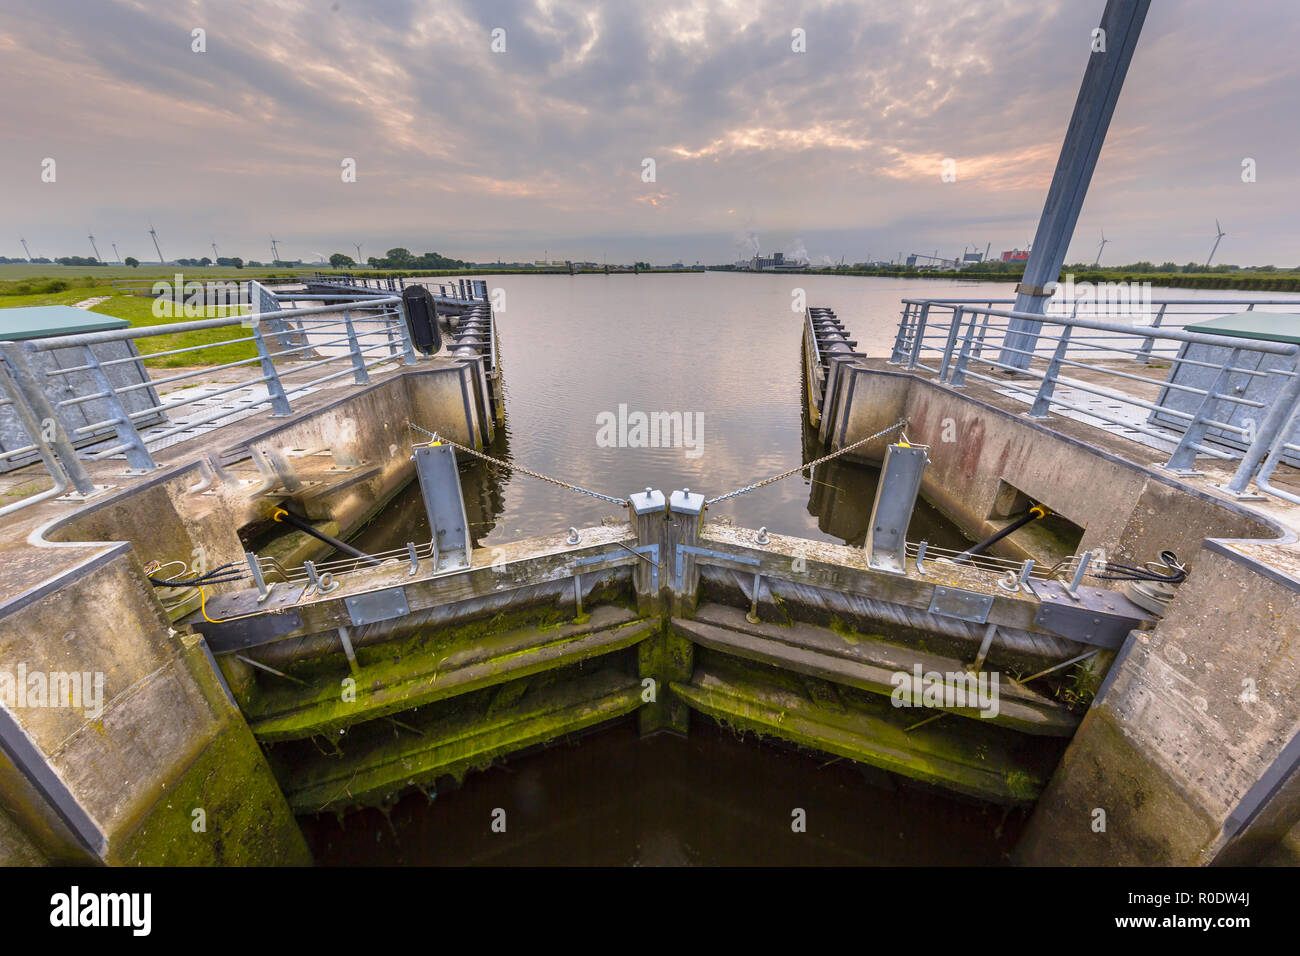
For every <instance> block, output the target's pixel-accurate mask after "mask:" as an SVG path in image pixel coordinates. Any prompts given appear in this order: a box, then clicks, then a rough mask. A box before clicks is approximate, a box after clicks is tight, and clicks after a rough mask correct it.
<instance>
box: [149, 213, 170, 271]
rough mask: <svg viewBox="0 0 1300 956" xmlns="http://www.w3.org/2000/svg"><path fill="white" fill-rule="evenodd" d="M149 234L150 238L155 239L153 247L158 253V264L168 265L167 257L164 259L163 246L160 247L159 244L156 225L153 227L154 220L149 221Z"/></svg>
mask: <svg viewBox="0 0 1300 956" xmlns="http://www.w3.org/2000/svg"><path fill="white" fill-rule="evenodd" d="M149 236H150V238H152V239H153V248H154V251H155V252H156V253H158V265H160V266H165V265H167V261H166V260H165V259H163V254H162V249H161V247H159V245H158V230H156V229H154V227H153V220H150V221H149Z"/></svg>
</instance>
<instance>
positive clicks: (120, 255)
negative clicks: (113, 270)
mask: <svg viewBox="0 0 1300 956" xmlns="http://www.w3.org/2000/svg"><path fill="white" fill-rule="evenodd" d="M109 245H111V246H112V247H113V255H114V256H116V257H117V264H118V265H119V266H120V265H121V264H122V253H120V252H118V251H117V243H116V242H111V243H109Z"/></svg>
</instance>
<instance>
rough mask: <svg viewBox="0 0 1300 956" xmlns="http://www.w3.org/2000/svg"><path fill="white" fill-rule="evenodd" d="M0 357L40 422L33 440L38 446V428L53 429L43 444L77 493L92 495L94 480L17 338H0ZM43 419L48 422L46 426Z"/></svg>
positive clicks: (40, 439)
mask: <svg viewBox="0 0 1300 956" xmlns="http://www.w3.org/2000/svg"><path fill="white" fill-rule="evenodd" d="M0 358H3V360H4V362H5V364H6V365H7V366H8V367H9V375H10V378H11V379H12V381H13V384H14V387H15V388H16V389H17V390H18V392H19V394H20V395H21V396H22V399H23V402H24V403H25V404H26V406H27V408H28V409H29V410H30V411H31V413H32V415H34V416H35V417H36V419H37V420H38V424H39V425H40V426H41V427H40V428H38V433H37V434H35V435H32V436H31V438H32V443H33V444H35V445H36V446H37V447H40V445H41V443H42V441H43V440H44V435H42V434H40V430H41V428H47V427H48V428H49V429H50V430H51V431H52V432H53V438H51V439H50V441H48V442H45V444H47V445H48V446H49V447H50V448H51V450H52V451H53V452H54V455H55V457H56V458H57V459H58V461H59V464H60V465H61V466H62V468H63V471H64V473H65V474H67V476H68V480H69V481H71V482H72V486H73V487H74V488H76V489H77V494H80V495H93V494H94V493H95V483H94V482H93V481H91V480H90V474H89V473H88V472H87V471H86V467H85V465H83V464H82V463H81V459H80V458H78V457H77V450H76V449H75V448H73V447H72V441H71V440H70V439H69V438H68V433H67V432H65V431H64V430H63V422H62V421H61V420H60V419H59V416H58V413H57V412H56V411H55V409H54V406H53V405H51V404H50V400H49V397H48V396H47V395H46V394H45V391H44V390H43V389H42V388H41V387H40V385H39V384H38V382H37V380H36V376H35V375H33V374H32V369H31V366H30V365H28V363H27V356H26V355H24V354H23V350H22V348H21V347H20V346H19V345H18V343H17V342H0ZM46 422H49V423H50V424H49V425H48V426H46V425H45V423H46Z"/></svg>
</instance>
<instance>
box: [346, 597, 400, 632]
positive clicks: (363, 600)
mask: <svg viewBox="0 0 1300 956" xmlns="http://www.w3.org/2000/svg"><path fill="white" fill-rule="evenodd" d="M343 604H344V605H345V606H346V607H347V609H348V617H350V618H351V619H352V623H353V624H374V623H375V622H376V621H390V620H392V619H393V618H395V617H405V616H406V615H407V614H410V613H411V608H410V606H409V605H408V604H407V603H406V589H405V588H388V589H387V590H384V591H371V592H370V593H369V594H357V595H354V596H353V597H347V598H344V599H343Z"/></svg>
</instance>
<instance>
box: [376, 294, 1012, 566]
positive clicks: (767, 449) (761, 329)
mask: <svg viewBox="0 0 1300 956" xmlns="http://www.w3.org/2000/svg"><path fill="white" fill-rule="evenodd" d="M433 281H436V280H433ZM487 283H488V287H489V288H491V289H501V290H502V291H503V292H504V295H505V309H504V310H501V311H498V314H497V331H498V335H499V338H500V344H501V363H502V369H503V380H504V387H505V396H506V399H505V407H506V425H505V429H504V434H501V435H498V437H497V441H496V442H495V443H494V445H493V447H492V448H490V449H488V451H489V452H490V453H491V454H493V455H494V456H496V457H500V458H504V459H509V460H511V461H513V462H516V463H518V464H520V465H522V466H524V467H526V468H530V469H532V470H533V471H538V472H541V473H542V474H545V475H550V476H553V477H556V478H559V479H561V480H563V481H566V482H570V483H572V484H576V485H580V486H581V487H584V488H588V489H591V490H592V491H598V492H600V493H602V494H606V495H610V496H611V497H615V498H624V497H626V496H627V495H629V494H631V493H632V492H635V491H641V490H643V489H644V488H645V487H647V486H651V487H654V488H658V489H660V490H662V491H663V492H664V493H665V495H666V494H668V493H670V492H672V491H673V490H676V489H682V488H689V489H690V490H692V491H695V492H702V493H703V494H704V495H706V496H707V497H713V496H714V495H719V494H722V493H724V492H727V491H731V490H733V489H735V488H739V487H741V486H743V485H747V484H749V483H751V482H754V481H757V480H759V479H761V478H766V477H768V476H770V475H774V474H777V473H780V472H783V471H787V470H789V469H790V468H794V467H796V466H798V465H799V464H801V463H802V462H803V461H805V460H809V458H811V457H817V456H820V455H821V454H824V450H823V449H821V448H820V447H817V446H815V444H814V443H813V442H812V441H809V439H810V438H811V437H812V436H809V435H806V434H805V431H806V429H805V426H804V421H805V416H804V414H803V408H804V403H803V399H802V374H801V364H800V363H801V358H800V343H801V339H802V335H803V310H802V308H801V309H800V310H799V311H798V312H795V311H794V310H793V309H792V308H791V304H792V302H793V301H794V293H795V291H796V290H799V289H802V290H803V294H804V295H805V296H806V299H807V302H808V303H809V304H812V305H819V306H820V305H825V306H829V307H830V308H833V309H835V311H836V313H837V314H838V315H839V316H840V318H841V320H842V321H843V322H844V323H845V325H846V326H847V327H848V328H849V329H850V331H851V332H852V333H853V334H854V336H855V338H856V339H857V342H858V348H859V349H860V350H861V351H864V352H866V353H867V354H869V355H873V356H875V355H879V356H887V355H888V354H889V350H890V348H891V347H892V345H893V341H894V332H895V329H896V327H897V323H898V316H899V310H900V305H899V300H900V299H901V298H902V297H903V296H918V295H933V296H945V297H954V296H967V295H970V296H973V297H980V296H988V297H990V298H995V299H996V298H1007V297H1009V296H1010V295H1011V294H1012V293H1011V286H1010V285H1009V284H1008V285H1002V284H991V283H969V282H967V283H960V282H942V283H941V282H920V281H908V280H899V279H880V278H867V277H848V276H815V275H776V274H772V275H761V274H752V273H726V272H710V273H703V274H700V273H686V274H682V273H676V274H668V275H639V276H638V275H613V276H605V275H579V276H517V275H506V276H488V277H487ZM620 407H622V409H623V412H622V414H623V417H624V418H630V417H631V416H632V415H633V413H636V412H642V413H645V414H649V413H652V412H667V413H674V412H676V413H680V414H681V416H682V419H683V422H685V420H686V418H687V417H689V419H690V421H691V422H692V429H691V433H690V435H689V438H690V442H689V445H688V444H687V443H686V442H682V443H681V444H682V447H659V448H647V447H628V443H623V444H621V445H620V443H619V442H618V439H619V437H620V436H619V435H618V434H617V432H618V429H617V427H614V428H607V429H605V434H602V429H601V427H600V426H601V424H602V422H609V421H613V422H614V423H615V425H617V421H618V419H619V417H620ZM417 424H425V425H426V427H428V423H417ZM626 437H627V438H629V439H632V440H635V438H636V436H635V435H634V434H633V433H632V429H630V428H629V429H627V435H626ZM682 437H683V438H685V437H687V436H686V434H685V430H684V428H683V431H682ZM610 438H613V439H614V442H613V443H612V444H611V443H610V441H609V439H610ZM884 441H885V440H884V439H882V444H883V443H884ZM463 457H464V456H463ZM468 464H469V463H468V462H463V465H468ZM464 471H465V491H466V509H467V511H470V512H475V511H477V512H478V513H477V514H471V515H470V521H471V522H472V523H474V528H473V533H474V536H475V539H476V540H477V541H478V542H479V544H480V545H481V546H491V545H493V544H496V543H499V542H504V541H514V540H517V539H519V538H525V537H531V536H533V535H539V534H549V533H552V532H556V531H564V530H566V529H568V528H569V527H582V526H584V525H592V524H599V522H600V520H601V518H602V516H604V515H611V514H615V513H617V512H619V511H620V509H619V508H618V507H617V506H615V505H611V504H609V503H607V502H603V501H600V500H599V499H596V498H590V497H587V496H585V495H579V494H575V493H574V492H571V491H566V490H564V489H562V488H558V487H556V486H554V485H551V484H548V483H546V482H541V481H538V480H536V479H534V478H530V477H527V476H523V475H516V474H509V473H507V474H504V475H502V474H498V473H497V470H496V469H486V468H484V467H482V466H480V465H477V464H475V465H473V466H472V467H465V469H464ZM485 471H487V472H489V473H488V474H484V472H485ZM816 478H817V480H818V481H820V482H823V484H821V485H820V486H818V487H814V484H815V483H814V481H813V479H812V478H810V477H809V476H808V475H807V474H806V473H805V474H800V475H796V476H794V477H791V478H787V479H786V480H785V481H780V482H776V483H774V484H771V485H768V486H766V487H764V488H760V489H759V490H757V491H753V492H750V493H749V494H745V495H741V496H740V497H738V498H733V499H730V500H728V501H726V502H722V503H720V504H718V505H715V506H712V507H711V508H710V509H709V514H710V516H711V517H720V516H730V517H731V518H732V519H733V520H734V521H735V522H736V523H737V524H739V525H743V526H745V527H754V528H757V527H766V528H767V529H768V530H769V531H772V532H776V533H779V534H790V535H796V536H799V537H804V538H811V539H815V540H824V541H848V542H849V543H852V544H860V543H861V541H862V537H863V536H864V535H865V533H866V515H865V513H863V512H864V508H865V511H866V512H869V511H870V508H871V503H872V501H873V499H874V496H875V471H874V469H869V468H859V467H854V466H842V465H839V464H838V463H837V465H836V466H835V467H833V468H830V469H827V471H826V474H822V473H820V472H819V473H818V475H817V476H816ZM810 505H811V507H810ZM845 506H847V507H845ZM854 515H856V516H857V517H856V518H855V517H854ZM915 521H916V524H914V525H913V530H912V535H911V536H912V537H913V538H918V537H925V536H926V535H927V534H929V533H933V534H936V535H938V536H939V537H940V538H943V537H944V536H945V533H946V534H947V536H948V540H939V539H936V538H931V539H930V540H931V542H932V543H934V544H943V545H945V546H950V545H952V544H955V543H957V542H958V541H960V540H961V539H960V537H958V538H955V539H953V538H951V535H952V533H953V529H951V528H945V525H944V522H942V521H941V520H940V519H938V518H937V516H935V515H934V514H933V513H931V512H929V510H928V509H927V508H925V507H923V508H922V509H921V511H920V512H919V513H918V515H917V516H916V519H915ZM427 537H428V524H427V521H426V520H425V518H424V515H423V509H422V507H421V506H420V501H419V493H418V490H417V489H416V488H415V487H414V486H412V487H411V488H409V489H408V491H407V494H406V495H405V496H404V497H403V498H402V499H400V500H398V501H397V502H395V503H394V506H393V508H391V509H390V510H389V512H388V513H387V514H385V516H384V518H383V520H382V521H380V522H377V523H376V525H375V526H374V527H372V528H371V529H368V530H367V532H366V533H365V534H364V535H363V537H362V538H361V539H360V545H361V546H362V547H369V548H383V549H387V548H393V547H400V546H401V545H403V544H405V543H406V542H407V541H409V540H416V541H420V540H425V539H426V538H427Z"/></svg>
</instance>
